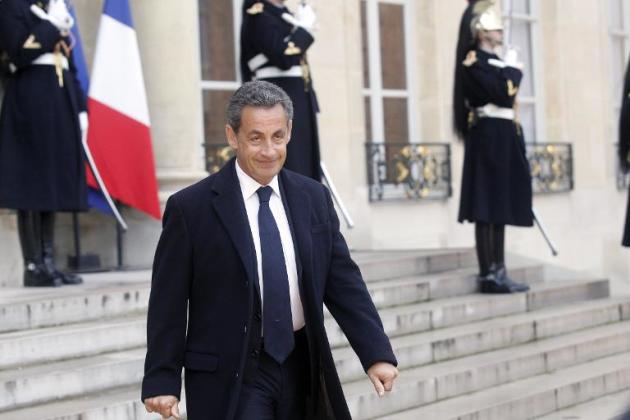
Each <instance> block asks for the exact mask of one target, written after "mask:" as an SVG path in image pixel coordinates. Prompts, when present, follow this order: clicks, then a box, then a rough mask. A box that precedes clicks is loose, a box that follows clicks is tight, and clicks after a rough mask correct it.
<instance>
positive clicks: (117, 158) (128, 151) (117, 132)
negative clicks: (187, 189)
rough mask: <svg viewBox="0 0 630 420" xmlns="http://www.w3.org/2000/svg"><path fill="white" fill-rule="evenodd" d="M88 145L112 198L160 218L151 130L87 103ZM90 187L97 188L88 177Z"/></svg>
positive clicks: (111, 110)
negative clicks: (88, 121) (88, 116)
mask: <svg viewBox="0 0 630 420" xmlns="http://www.w3.org/2000/svg"><path fill="white" fill-rule="evenodd" d="M88 108H89V112H90V127H89V130H88V144H89V146H90V150H91V151H92V155H93V156H94V161H95V162H96V166H97V168H98V170H99V172H100V173H101V177H102V178H103V181H104V182H105V185H106V187H107V189H108V190H109V193H110V194H111V196H112V197H113V198H115V199H117V200H120V201H121V202H122V203H124V204H127V205H129V206H131V207H134V208H136V209H138V210H140V211H143V212H145V213H147V214H149V215H150V216H153V217H155V218H156V219H160V218H161V214H160V203H159V200H158V187H157V180H156V178H155V163H154V159H153V147H152V145H151V132H150V129H149V127H147V126H146V125H143V124H141V123H139V122H138V121H135V120H133V119H131V118H128V117H126V116H125V115H123V114H121V113H120V112H117V111H115V110H114V109H112V108H110V107H108V106H106V105H104V104H102V103H100V102H98V101H96V100H94V99H92V98H89V99H88ZM88 184H89V185H90V186H91V187H97V185H96V181H95V180H94V178H93V176H92V175H91V174H89V176H88Z"/></svg>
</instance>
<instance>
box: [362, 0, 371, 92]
mask: <svg viewBox="0 0 630 420" xmlns="http://www.w3.org/2000/svg"><path fill="white" fill-rule="evenodd" d="M367 25H368V23H367V2H366V1H365V0H362V1H361V50H362V52H363V86H364V87H366V88H369V87H370V56H369V46H368V28H367Z"/></svg>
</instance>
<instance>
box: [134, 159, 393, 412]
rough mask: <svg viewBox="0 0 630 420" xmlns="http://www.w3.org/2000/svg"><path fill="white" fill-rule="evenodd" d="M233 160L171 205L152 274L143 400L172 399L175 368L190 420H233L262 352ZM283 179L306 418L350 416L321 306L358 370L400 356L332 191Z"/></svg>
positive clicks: (253, 272)
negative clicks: (301, 332) (299, 315)
mask: <svg viewBox="0 0 630 420" xmlns="http://www.w3.org/2000/svg"><path fill="white" fill-rule="evenodd" d="M234 164H235V161H234V159H233V160H231V161H230V162H229V163H228V164H226V165H225V166H224V167H223V169H221V170H220V171H219V172H217V173H216V174H214V175H212V176H210V177H208V178H206V179H205V180H203V181H200V182H199V183H197V184H195V185H193V186H191V187H188V188H186V189H184V190H182V191H180V192H178V193H176V194H175V195H173V196H172V197H171V198H170V199H169V201H168V203H167V204H166V210H165V213H164V219H163V225H164V229H163V232H162V236H161V238H160V241H159V244H158V247H157V251H156V255H155V262H154V266H153V281H152V287H151V297H150V300H149V314H148V326H147V330H148V349H147V358H146V363H145V376H144V381H143V385H142V399H143V400H144V399H145V398H149V397H154V396H158V395H175V396H179V395H180V390H181V369H182V367H183V368H184V369H185V378H186V379H185V382H186V403H187V404H186V405H187V410H188V417H189V418H190V419H192V420H203V419H217V420H219V419H220V420H231V419H233V418H234V415H235V410H236V408H237V406H238V401H239V396H240V390H241V385H242V381H243V377H244V376H246V375H247V372H248V371H250V370H251V369H256V363H257V359H258V356H259V353H258V352H257V350H258V349H260V342H261V311H260V299H259V293H260V291H259V288H258V278H257V269H256V251H255V248H254V243H253V239H252V237H251V231H250V228H249V223H248V221H247V214H246V210H245V203H244V202H243V196H242V194H241V190H240V187H239V182H238V178H237V175H236V171H235V167H234ZM279 183H280V188H281V191H282V201H283V204H284V206H285V210H286V213H287V217H288V219H289V225H290V228H291V233H292V236H293V242H294V245H295V247H296V262H297V263H298V264H297V267H298V281H299V285H300V296H301V299H302V304H303V307H304V318H305V322H306V327H305V328H306V335H307V340H308V348H309V358H310V366H304V375H305V379H307V380H308V379H309V378H310V380H309V382H310V390H311V391H310V393H309V394H310V395H309V401H308V404H309V405H308V407H310V410H309V411H310V412H311V417H308V418H309V419H310V418H317V419H336V420H344V419H350V414H349V412H348V408H347V406H346V402H345V399H344V395H343V391H342V388H341V384H340V382H339V378H338V376H337V372H336V370H335V364H334V361H333V358H332V354H331V350H330V345H329V343H328V339H327V336H326V331H325V329H324V314H323V304H324V303H325V304H326V306H327V307H328V309H329V310H330V312H331V313H332V314H333V316H334V317H335V319H336V320H337V322H338V323H339V325H340V326H341V328H342V329H343V331H344V332H345V334H346V336H347V337H348V340H349V341H350V343H351V344H352V348H353V349H354V350H355V352H356V353H357V355H358V356H359V359H360V360H361V363H362V365H363V367H364V368H365V369H366V370H367V369H368V368H369V367H370V366H372V364H374V363H375V362H377V361H384V362H389V363H392V364H396V358H395V356H394V354H393V352H392V348H391V345H390V343H389V340H388V338H387V336H386V335H385V333H384V332H383V326H382V324H381V320H380V318H379V316H378V313H377V312H376V309H375V307H374V304H373V303H372V300H371V298H370V295H369V293H368V291H367V288H366V287H365V283H364V282H363V280H362V278H361V274H360V272H359V269H358V267H357V266H356V264H355V263H354V262H353V261H352V259H351V257H350V253H349V251H348V247H347V245H346V242H345V240H344V238H343V236H342V235H341V233H340V232H339V220H338V218H337V213H336V212H335V209H334V207H333V204H332V200H331V197H330V193H329V192H328V190H327V189H326V188H325V187H323V186H322V185H321V184H320V183H318V182H315V181H313V180H311V179H308V178H306V177H303V176H301V175H298V174H296V173H294V172H291V171H287V170H286V169H283V170H282V171H281V172H280V174H279ZM313 406H317V407H318V411H317V413H318V415H317V416H316V417H314V416H313V414H312V413H313V411H314V408H313ZM326 407H328V408H326ZM296 420H297V419H296ZM300 420H302V419H300Z"/></svg>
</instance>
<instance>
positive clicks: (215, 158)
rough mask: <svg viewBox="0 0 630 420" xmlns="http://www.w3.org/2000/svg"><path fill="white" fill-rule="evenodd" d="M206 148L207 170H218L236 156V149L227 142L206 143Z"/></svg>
mask: <svg viewBox="0 0 630 420" xmlns="http://www.w3.org/2000/svg"><path fill="white" fill-rule="evenodd" d="M203 146H204V147H205V148H206V171H208V173H211V174H213V173H215V172H218V171H219V169H221V168H222V167H223V165H225V164H226V163H227V161H228V160H230V159H231V158H232V156H234V150H232V148H231V147H230V146H229V145H228V144H227V143H225V144H216V143H204V145H203Z"/></svg>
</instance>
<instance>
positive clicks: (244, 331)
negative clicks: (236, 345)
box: [243, 325, 247, 334]
mask: <svg viewBox="0 0 630 420" xmlns="http://www.w3.org/2000/svg"><path fill="white" fill-rule="evenodd" d="M243 334H247V325H245V328H243Z"/></svg>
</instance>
